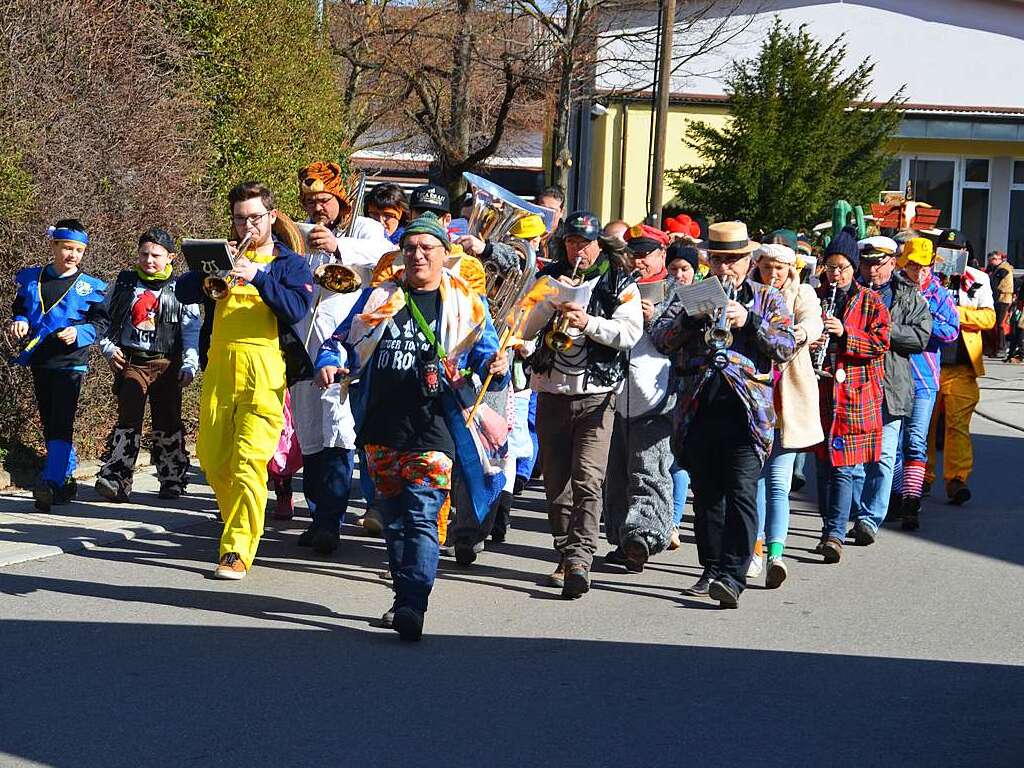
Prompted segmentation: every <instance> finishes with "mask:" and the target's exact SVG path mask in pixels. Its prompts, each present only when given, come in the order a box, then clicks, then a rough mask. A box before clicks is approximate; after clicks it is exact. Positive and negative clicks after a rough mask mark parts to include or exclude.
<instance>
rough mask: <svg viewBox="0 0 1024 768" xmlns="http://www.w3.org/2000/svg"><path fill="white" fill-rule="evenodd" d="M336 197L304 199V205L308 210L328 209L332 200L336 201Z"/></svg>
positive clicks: (326, 196) (325, 196)
mask: <svg viewBox="0 0 1024 768" xmlns="http://www.w3.org/2000/svg"><path fill="white" fill-rule="evenodd" d="M334 199H335V198H334V195H324V196H323V197H306V198H303V200H302V204H303V206H304V207H307V208H326V207H327V206H328V205H330V204H331V200H334Z"/></svg>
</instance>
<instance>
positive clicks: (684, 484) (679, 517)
mask: <svg viewBox="0 0 1024 768" xmlns="http://www.w3.org/2000/svg"><path fill="white" fill-rule="evenodd" d="M669 472H670V473H671V475H672V505H673V514H672V526H673V527H676V526H678V525H679V524H680V523H681V522H683V509H684V508H685V507H686V492H687V491H689V490H690V473H689V472H687V471H686V470H685V469H682V468H681V467H680V466H679V464H677V463H676V462H672V469H670V470H669Z"/></svg>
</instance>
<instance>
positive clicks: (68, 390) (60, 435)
mask: <svg viewBox="0 0 1024 768" xmlns="http://www.w3.org/2000/svg"><path fill="white" fill-rule="evenodd" d="M83 375H84V374H82V373H80V372H79V371H60V370H50V369H48V368H33V369H32V387H33V389H34V390H35V394H36V404H37V405H38V406H39V420H40V421H41V422H42V423H43V437H44V439H45V440H46V442H50V441H51V440H63V441H65V442H68V443H70V442H72V438H73V437H74V434H75V413H76V411H78V395H79V393H80V392H81V391H82V378H83Z"/></svg>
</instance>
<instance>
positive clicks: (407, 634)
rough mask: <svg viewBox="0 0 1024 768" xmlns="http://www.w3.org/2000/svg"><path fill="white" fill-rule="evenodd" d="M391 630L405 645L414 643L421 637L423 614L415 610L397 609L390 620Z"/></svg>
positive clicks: (407, 608)
mask: <svg viewBox="0 0 1024 768" xmlns="http://www.w3.org/2000/svg"><path fill="white" fill-rule="evenodd" d="M385 615H386V614H385ZM391 628H392V629H394V630H395V632H397V633H398V636H399V637H400V638H402V639H403V640H405V641H406V642H407V643H415V642H416V641H418V640H419V639H420V638H421V637H423V614H422V613H420V612H419V611H417V610H416V609H415V608H409V607H405V608H399V609H398V610H397V611H395V615H394V618H393V619H392V620H391Z"/></svg>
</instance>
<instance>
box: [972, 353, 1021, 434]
mask: <svg viewBox="0 0 1024 768" xmlns="http://www.w3.org/2000/svg"><path fill="white" fill-rule="evenodd" d="M978 386H979V387H980V388H981V402H980V403H978V408H977V411H976V412H975V413H976V416H980V417H982V418H984V419H988V420H989V421H994V422H995V423H997V424H1002V425H1003V426H1004V427H1010V428H1011V429H1016V430H1019V431H1021V432H1024V365H1010V364H1009V363H1004V362H1002V361H1001V360H993V359H991V358H985V376H984V377H983V378H981V379H979V381H978Z"/></svg>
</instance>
